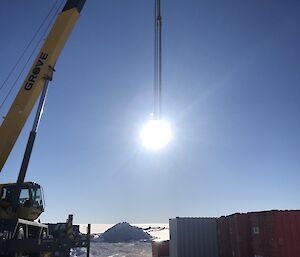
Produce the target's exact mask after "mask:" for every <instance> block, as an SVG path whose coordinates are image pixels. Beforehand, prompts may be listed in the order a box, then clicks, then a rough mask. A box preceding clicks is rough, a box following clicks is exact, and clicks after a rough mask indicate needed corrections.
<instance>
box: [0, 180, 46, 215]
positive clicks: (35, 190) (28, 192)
mask: <svg viewBox="0 0 300 257" xmlns="http://www.w3.org/2000/svg"><path fill="white" fill-rule="evenodd" d="M15 188H16V187H15V186H6V187H3V188H2V192H1V200H3V201H6V202H9V203H12V202H13V196H14V190H15ZM18 204H19V205H20V206H23V207H34V208H37V209H41V210H44V199H43V193H42V188H41V187H40V186H39V185H25V186H24V187H23V188H22V189H21V192H20V197H19V201H18Z"/></svg>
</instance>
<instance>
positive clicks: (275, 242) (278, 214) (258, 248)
mask: <svg viewBox="0 0 300 257" xmlns="http://www.w3.org/2000/svg"><path fill="white" fill-rule="evenodd" d="M249 217H250V223H251V230H252V245H253V249H254V256H259V257H260V256H261V257H299V256H300V211H265V212H256V213H249Z"/></svg>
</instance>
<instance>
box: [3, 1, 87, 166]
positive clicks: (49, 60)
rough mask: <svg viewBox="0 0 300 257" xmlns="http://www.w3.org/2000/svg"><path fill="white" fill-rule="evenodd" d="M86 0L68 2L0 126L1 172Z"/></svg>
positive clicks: (49, 78)
mask: <svg viewBox="0 0 300 257" xmlns="http://www.w3.org/2000/svg"><path fill="white" fill-rule="evenodd" d="M85 1H86V0H68V1H67V3H66V4H65V6H64V8H63V10H62V12H61V13H60V14H59V15H58V17H57V18H56V21H55V23H54V25H53V26H52V29H51V30H50V32H49V34H48V36H47V38H46V40H45V42H44V44H43V46H42V48H41V50H40V52H39V54H38V56H37V58H36V59H35V61H34V63H33V65H32V67H31V69H30V71H29V73H28V75H27V76H26V79H25V81H24V82H23V84H22V86H21V88H20V90H19V92H18V94H17V96H16V98H15V100H14V101H13V103H12V105H11V107H10V109H9V111H8V113H7V115H6V117H5V118H4V120H3V122H2V124H1V127H0V171H1V170H2V168H3V166H4V164H5V162H6V160H7V159H8V156H9V154H10V152H11V150H12V148H13V146H14V144H15V142H16V141H17V139H18V137H19V135H20V133H21V130H22V128H23V127H24V124H25V122H26V120H27V118H28V116H29V115H30V113H31V111H32V109H33V107H34V105H35V103H36V102H37V100H38V98H39V96H40V94H41V92H42V90H43V86H44V83H45V80H51V79H52V72H53V70H54V66H55V63H56V61H57V59H58V57H59V55H60V53H61V51H62V49H63V47H64V45H65V43H66V41H67V39H68V37H69V35H70V33H71V31H72V29H73V27H74V25H75V23H76V21H77V20H78V18H79V15H80V11H81V9H82V7H83V5H84V3H85Z"/></svg>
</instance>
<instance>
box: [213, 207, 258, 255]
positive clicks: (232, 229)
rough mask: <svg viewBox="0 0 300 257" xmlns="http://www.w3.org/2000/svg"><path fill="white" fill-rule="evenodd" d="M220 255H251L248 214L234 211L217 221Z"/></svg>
mask: <svg viewBox="0 0 300 257" xmlns="http://www.w3.org/2000/svg"><path fill="white" fill-rule="evenodd" d="M217 229H218V244H219V255H220V257H253V250H252V247H251V244H250V243H251V229H250V224H249V219H248V215H247V214H245V213H236V214H232V215H230V216H227V217H224V216H223V217H220V218H219V219H218V221H217Z"/></svg>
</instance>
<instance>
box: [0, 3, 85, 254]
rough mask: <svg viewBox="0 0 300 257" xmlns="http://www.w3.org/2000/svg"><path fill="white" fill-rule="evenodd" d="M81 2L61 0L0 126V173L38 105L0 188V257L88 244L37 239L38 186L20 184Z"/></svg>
mask: <svg viewBox="0 0 300 257" xmlns="http://www.w3.org/2000/svg"><path fill="white" fill-rule="evenodd" d="M85 1H86V0H67V2H66V4H65V5H64V7H63V9H62V11H61V12H60V13H59V15H58V16H57V18H56V20H55V22H54V24H53V26H52V28H51V30H50V32H49V33H48V35H47V37H46V39H45V41H44V44H43V45H42V47H41V50H40V51H39V53H38V55H37V57H36V59H35V61H34V63H33V65H32V66H31V68H30V70H29V72H28V74H27V76H26V78H25V80H24V82H23V84H22V85H21V87H20V89H19V92H18V94H17V95H16V97H15V99H14V101H13V103H12V105H11V106H10V109H9V111H8V113H7V115H6V116H5V117H4V120H3V122H2V124H1V126H0V171H1V170H2V168H3V166H4V164H5V162H6V161H7V159H8V157H9V155H10V153H11V151H12V149H13V147H14V145H15V143H16V141H17V139H18V137H19V135H20V133H21V131H22V128H23V127H24V125H25V123H26V121H27V119H28V117H29V115H30V114H31V112H32V110H33V107H34V105H35V104H36V103H37V101H39V104H38V108H37V112H36V115H35V119H34V123H33V127H32V130H31V132H30V135H29V138H28V142H27V146H26V150H25V153H24V156H23V161H22V164H21V168H20V172H19V175H18V179H17V182H16V183H7V184H0V192H1V197H0V234H1V239H0V254H1V255H5V254H7V253H20V252H23V253H24V252H25V253H41V252H42V251H46V250H47V251H46V252H51V251H52V252H55V251H61V250H62V249H63V250H65V251H66V252H68V250H69V248H70V247H71V246H74V245H76V246H77V245H78V246H81V247H82V246H86V245H88V242H89V241H87V240H85V239H84V240H81V241H80V240H79V241H78V240H77V241H76V242H75V241H72V240H69V241H68V240H66V238H61V239H60V241H59V240H58V239H56V240H55V241H51V240H50V241H49V240H48V241H43V242H41V241H37V239H38V240H40V239H46V237H48V233H49V231H48V226H47V225H45V224H40V223H38V222H34V220H36V219H37V218H38V217H39V216H40V215H41V213H42V212H43V211H44V199H43V193H42V187H41V186H40V185H39V184H37V183H35V182H25V177H26V171H27V167H28V164H29V160H30V156H31V152H32V148H33V145H34V141H35V138H36V134H37V129H38V126H39V123H40V120H41V116H42V112H43V108H44V104H45V100H46V95H47V91H48V85H49V82H50V81H52V79H53V73H54V71H55V64H56V62H57V59H58V57H59V55H60V53H61V51H62V49H63V47H64V45H65V43H66V41H67V39H68V38H69V36H70V33H71V31H72V29H73V28H74V26H75V24H76V22H77V20H78V19H79V17H80V12H81V10H82V8H83V6H84V4H85ZM64 227H65V228H66V230H68V229H70V228H71V227H72V228H73V225H72V216H70V217H69V219H68V221H67V223H66V224H64ZM67 228H68V229H67ZM71 234H72V232H69V236H71ZM52 238H53V236H52ZM20 239H22V240H21V241H22V242H20ZM48 239H49V238H48ZM68 239H70V238H68ZM24 240H25V241H24ZM26 240H27V241H26ZM28 240H29V241H28ZM68 247H69V248H68Z"/></svg>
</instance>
